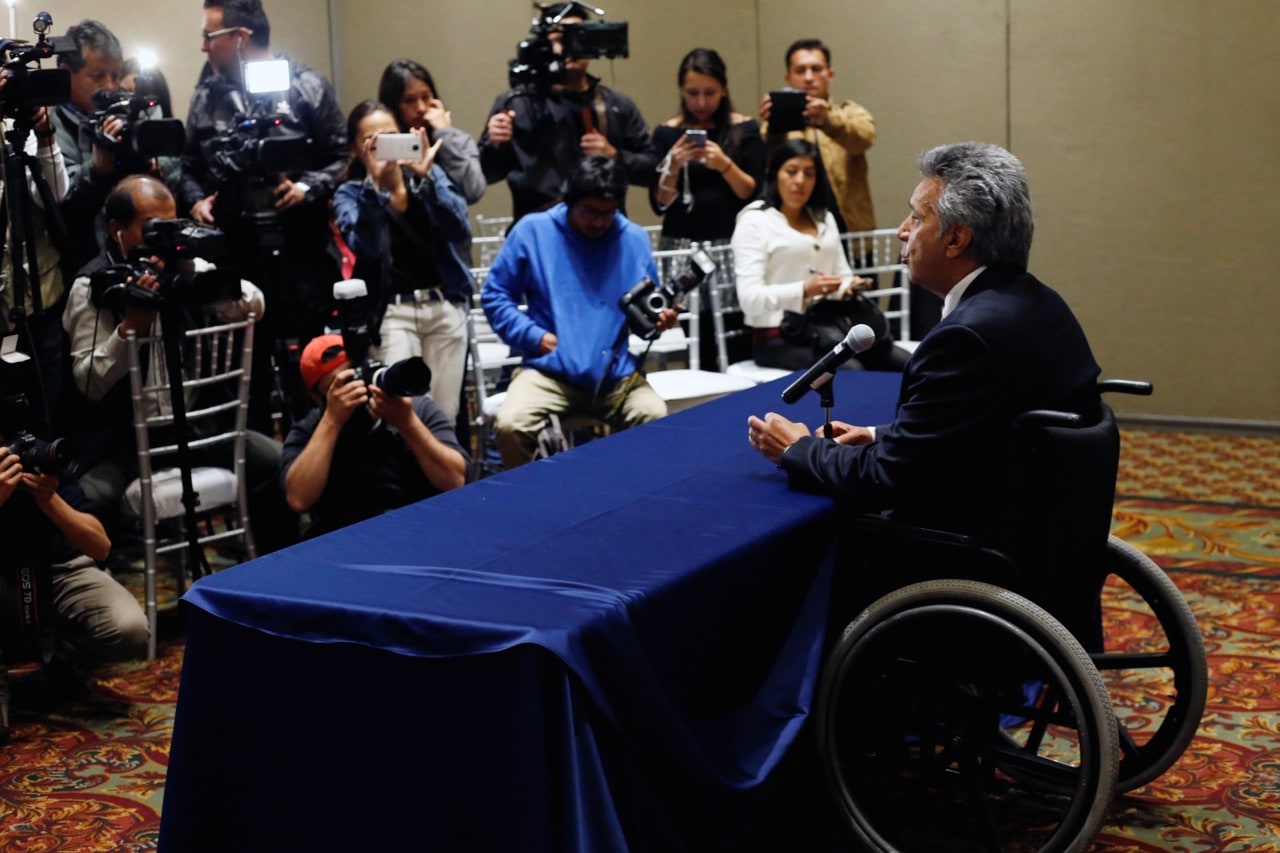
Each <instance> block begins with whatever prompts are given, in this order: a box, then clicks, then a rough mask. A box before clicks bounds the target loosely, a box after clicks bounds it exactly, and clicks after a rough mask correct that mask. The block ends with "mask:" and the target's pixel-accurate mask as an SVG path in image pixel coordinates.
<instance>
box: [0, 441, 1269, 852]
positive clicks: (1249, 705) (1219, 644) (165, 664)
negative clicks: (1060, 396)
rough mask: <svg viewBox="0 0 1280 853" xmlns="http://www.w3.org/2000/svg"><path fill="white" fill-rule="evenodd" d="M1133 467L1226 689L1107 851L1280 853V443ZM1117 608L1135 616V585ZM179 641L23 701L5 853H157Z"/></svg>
mask: <svg viewBox="0 0 1280 853" xmlns="http://www.w3.org/2000/svg"><path fill="white" fill-rule="evenodd" d="M1121 468H1122V470H1121V478H1120V483H1119V486H1118V490H1117V492H1118V495H1119V498H1118V500H1117V502H1116V508H1115V519H1114V528H1113V529H1114V532H1115V533H1116V534H1117V535H1119V536H1121V537H1122V538H1124V539H1126V540H1127V541H1129V542H1130V543H1131V544H1133V545H1134V546H1135V547H1137V548H1139V549H1140V550H1142V551H1143V552H1145V553H1147V554H1148V555H1150V556H1151V557H1152V558H1153V559H1154V560H1155V561H1156V562H1157V563H1158V564H1159V565H1160V566H1161V567H1162V568H1164V569H1165V571H1167V572H1168V573H1169V574H1170V576H1171V577H1172V578H1173V580H1174V582H1175V583H1176V584H1177V585H1178V587H1179V589H1181V591H1182V593H1183V595H1184V596H1185V597H1186V599H1187V601H1188V603H1189V604H1190V605H1191V608H1192V610H1193V611H1194V612H1195V614H1196V617H1197V619H1198V620H1199V623H1200V627H1201V629H1202V631H1203V633H1204V636H1205V642H1206V647H1207V650H1208V655H1209V670H1210V690H1209V698H1208V706H1207V709H1206V712H1205V715H1204V718H1203V722H1202V724H1201V727H1200V729H1199V732H1198V734H1197V737H1196V739H1195V741H1193V743H1192V745H1191V747H1190V748H1189V749H1188V750H1187V751H1186V753H1185V754H1184V755H1183V757H1182V759H1181V760H1180V761H1179V762H1178V763H1177V764H1175V765H1174V766H1173V768H1172V769H1170V770H1169V771H1168V772H1167V773H1165V774H1164V775H1163V776H1162V777H1160V778H1159V779H1157V780H1155V781H1154V782H1152V783H1151V784H1149V785H1147V786H1145V787H1142V788H1139V789H1138V790H1136V791H1134V792H1131V793H1129V794H1127V795H1124V796H1123V797H1121V798H1119V799H1118V800H1117V802H1116V804H1115V806H1114V809H1113V812H1112V815H1111V818H1110V820H1109V823H1108V825H1107V827H1106V829H1105V830H1104V831H1103V833H1102V834H1101V835H1100V837H1099V839H1098V842H1097V844H1096V845H1095V848H1094V849H1095V850H1098V851H1117V853H1118V851H1124V853H1146V852H1147V851H1151V853H1154V852H1155V851H1182V853H1200V851H1227V853H1233V852H1234V851H1238V852H1239V853H1244V851H1262V853H1267V851H1271V853H1280V840H1278V839H1280V665H1278V664H1280V646H1278V643H1280V437H1268V436H1249V435H1226V434H1212V433H1195V434H1192V433H1186V432H1165V431H1158V430H1151V429H1126V430H1124V452H1123V458H1122V465H1121ZM128 580H129V581H130V582H131V583H136V582H138V581H140V576H138V577H133V576H130V577H129V578H128ZM174 592H175V591H174V590H173V589H172V588H170V589H169V590H168V592H167V595H168V597H169V598H170V599H172V597H173V595H174ZM1104 604H1105V608H1106V611H1107V612H1108V613H1109V614H1111V618H1115V619H1124V618H1125V614H1126V612H1127V607H1128V605H1129V602H1127V601H1126V592H1125V591H1124V590H1111V589H1109V590H1108V592H1107V595H1106V597H1105V598H1104ZM165 633H167V634H169V635H171V639H167V640H165V641H164V642H162V644H161V648H160V656H159V658H158V659H157V660H156V661H154V662H151V663H146V662H136V663H129V664H120V665H115V666H111V667H105V668H103V669H102V670H101V671H99V672H98V673H97V674H96V675H95V676H94V677H93V678H92V679H91V680H90V682H89V687H90V689H89V691H87V692H86V693H83V694H82V695H78V696H69V697H68V696H58V695H56V691H52V692H53V693H54V694H55V695H52V696H51V695H48V692H47V691H46V693H45V694H44V695H41V693H40V691H38V690H37V689H36V688H37V685H32V686H30V687H29V688H27V690H28V691H30V695H29V696H28V698H27V699H23V698H22V696H23V693H22V692H20V694H19V701H18V707H17V708H16V712H15V718H16V719H15V726H14V730H13V734H12V737H11V740H10V742H9V743H8V744H5V745H4V746H2V747H0V850H3V851H40V853H44V851H76V853H81V851H84V853H88V851H144V850H154V849H155V844H156V836H157V831H158V827H159V815H160V805H161V800H162V796H163V786H164V774H165V767H166V765H167V762H168V749H169V734H170V731H171V729H172V724H173V710H174V701H175V698H176V694H177V688H178V676H179V671H180V668H181V662H182V642H181V639H180V633H181V632H180V626H178V625H176V624H175V623H174V622H173V621H172V620H170V621H168V622H167V623H166V630H165V631H162V635H163V634H165ZM23 688H24V685H19V688H18V689H19V690H20V691H22V690H23Z"/></svg>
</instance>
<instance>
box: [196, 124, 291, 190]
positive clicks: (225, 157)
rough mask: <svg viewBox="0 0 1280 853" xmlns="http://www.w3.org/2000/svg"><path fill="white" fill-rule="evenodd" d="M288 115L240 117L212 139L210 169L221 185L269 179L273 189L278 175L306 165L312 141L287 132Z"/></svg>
mask: <svg viewBox="0 0 1280 853" xmlns="http://www.w3.org/2000/svg"><path fill="white" fill-rule="evenodd" d="M287 119H288V116H285V115H269V116H263V117H257V118H253V117H241V119H240V120H239V121H237V122H236V123H235V124H234V125H232V126H231V128H230V129H229V130H227V131H225V132H223V133H222V134H220V135H219V136H217V137H215V138H214V139H213V140H212V144H211V146H210V150H209V153H210V161H209V167H210V169H211V170H212V171H213V174H214V177H216V178H217V179H218V180H219V181H221V182H224V183H229V182H232V181H236V180H244V179H247V178H260V179H264V180H266V179H269V180H270V181H271V184H272V186H275V182H276V179H277V178H278V177H279V175H280V173H281V172H288V171H292V170H294V169H297V168H298V165H299V164H300V163H306V162H307V158H308V155H309V153H310V150H311V140H310V139H308V138H307V137H305V136H300V135H297V134H294V133H290V132H287V131H286V130H285V129H284V128H285V122H286V120H287Z"/></svg>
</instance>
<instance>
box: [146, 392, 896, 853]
mask: <svg viewBox="0 0 1280 853" xmlns="http://www.w3.org/2000/svg"><path fill="white" fill-rule="evenodd" d="M787 381H788V380H780V381H779V382H774V383H770V384H768V385H762V386H759V387H758V388H754V389H749V390H747V391H743V392H740V393H738V394H734V395H731V396H729V397H725V398H722V399H719V400H716V401H713V402H711V403H707V404H705V405H702V406H699V407H697V408H694V409H690V410H688V411H685V412H681V413H678V414H675V415H672V416H670V417H667V418H664V419H662V420H660V421H656V422H654V423H651V424H647V425H645V426H643V427H640V428H636V429H632V430H628V431H626V432H624V433H620V434H618V435H615V436H612V437H610V438H608V439H605V440H601V441H594V442H591V443H589V444H587V445H584V446H582V447H579V448H578V449H576V450H573V451H571V452H568V453H564V454H560V455H557V456H554V457H552V458H550V459H547V460H544V461H541V462H537V463H534V464H530V465H527V466H524V467H522V468H519V469H516V470H514V471H509V472H506V473H504V474H501V475H498V476H495V477H491V478H488V479H485V480H482V481H480V482H477V483H473V484H470V485H468V486H466V487H465V488H462V489H459V490H456V491H454V492H450V493H448V494H445V495H441V496H439V497H436V498H433V499H431V500H428V501H424V502H422V503H419V504H415V505H413V506H410V507H405V508H403V509H401V510H397V511H395V512H391V513H388V514H386V515H383V516H380V517H378V518H375V519H371V520H369V521H366V522H363V523H361V524H358V525H354V526H352V527H349V528H346V529H344V530H341V531H337V532H335V533H333V534H330V535H328V536H324V537H320V538H318V539H315V540H311V541H309V542H305V543H302V544H300V545H298V546H296V547H293V548H290V549H287V550H285V551H281V552H277V553H275V554H271V555H268V556H265V557H262V558H260V559H258V560H255V561H252V562H249V563H246V564H243V565H240V566H237V567H235V568H232V569H228V570H226V571H223V572H219V573H218V574H216V575H213V576H211V577H207V578H204V579H202V580H200V581H199V582H197V583H196V584H195V585H194V586H193V587H192V589H191V590H190V591H189V592H188V593H187V595H186V596H185V597H184V599H183V601H184V610H185V612H186V615H187V620H188V623H187V643H186V657H185V660H184V663H183V671H182V683H181V688H180V692H179V698H178V706H177V712H176V719H175V723H174V735H173V741H172V749H171V755H170V761H169V774H168V778H167V781H166V786H165V798H164V808H163V812H162V815H163V816H162V822H161V831H160V848H161V849H162V850H168V851H192V850H218V851H227V850H235V851H253V850H264V851H265V850H271V851H280V850H307V851H323V850H353V851H354V850H360V851H363V850H378V851H394V850H433V851H437V850H438V851H454V850H458V851H522V853H524V851H547V852H548V853H564V851H623V850H632V851H638V850H663V851H670V850H681V849H686V850H711V849H729V848H732V847H733V846H734V844H735V843H737V842H739V841H741V840H742V837H743V836H744V835H747V834H749V833H750V832H751V831H752V829H751V827H752V817H753V815H757V814H759V813H760V810H761V809H763V808H764V804H765V803H766V801H767V799H768V797H769V796H770V793H769V788H770V786H769V782H770V781H771V777H772V776H774V775H775V773H776V770H777V767H778V764H779V761H780V760H781V758H782V756H783V755H784V754H785V753H786V752H787V750H788V749H789V747H791V745H792V744H793V742H794V741H795V740H796V738H797V735H798V733H799V731H800V729H801V727H802V725H803V723H804V720H805V718H806V715H807V712H808V707H809V701H810V697H811V694H812V690H813V686H814V682H815V680H816V676H817V673H818V669H819V665H820V652H821V646H822V637H823V625H824V618H825V612H826V603H827V593H828V590H829V585H830V577H831V570H832V566H831V562H832V561H831V550H832V549H831V544H832V541H833V537H834V530H835V525H836V523H837V515H836V512H835V510H834V507H833V505H832V503H831V502H830V501H829V500H827V499H824V498H819V497H815V496H811V495H805V494H800V493H796V492H792V491H790V490H789V489H788V488H787V485H786V477H785V475H784V474H783V473H782V472H781V471H779V470H778V469H777V468H775V467H774V466H773V465H771V464H770V463H769V462H768V461H767V460H765V459H763V458H762V457H760V456H759V455H758V454H757V453H755V452H754V451H753V450H752V449H751V448H750V446H749V445H748V443H747V441H746V418H747V415H748V414H763V413H764V412H765V411H768V410H777V411H783V412H785V413H786V414H787V415H788V416H791V417H796V418H797V419H803V420H805V421H806V422H809V423H813V422H815V421H818V420H820V419H821V410H820V409H819V408H818V404H817V398H816V396H815V395H808V396H807V397H806V399H805V400H804V401H802V402H801V403H800V404H797V405H796V406H791V407H787V406H784V405H783V404H782V402H781V400H780V398H779V395H780V393H781V390H782V388H784V387H785V385H786V382H787ZM898 382H899V377H898V376H897V375H893V374H878V373H860V372H841V374H840V376H839V377H838V381H837V386H836V400H837V404H838V408H837V411H838V412H839V413H840V414H841V415H842V416H843V418H844V419H845V420H851V421H854V422H858V423H871V424H875V423H883V422H886V421H888V420H889V419H890V418H891V417H892V407H893V401H894V399H895V398H896V393H897V386H898Z"/></svg>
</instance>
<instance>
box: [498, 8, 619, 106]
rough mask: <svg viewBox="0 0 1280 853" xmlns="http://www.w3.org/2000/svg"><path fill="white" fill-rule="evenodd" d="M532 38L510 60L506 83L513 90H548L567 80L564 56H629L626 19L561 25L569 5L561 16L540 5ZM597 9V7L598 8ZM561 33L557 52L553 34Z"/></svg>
mask: <svg viewBox="0 0 1280 853" xmlns="http://www.w3.org/2000/svg"><path fill="white" fill-rule="evenodd" d="M537 8H538V10H539V15H538V16H537V17H536V18H534V19H533V26H532V27H530V29H529V35H530V37H529V38H527V39H524V40H523V41H521V42H520V43H519V44H517V45H516V56H515V59H512V60H510V61H509V62H508V63H507V82H508V85H509V86H510V87H511V88H512V89H528V88H532V89H537V90H541V91H545V90H547V89H549V88H551V86H553V85H555V84H556V83H563V82H564V79H565V65H564V57H569V58H572V59H600V58H601V57H606V58H608V59H614V58H616V57H622V58H623V59H626V58H627V57H628V56H630V55H631V54H630V50H629V47H628V28H627V22H626V21H583V22H581V23H577V24H563V25H562V24H561V23H560V18H563V17H565V15H567V14H572V9H573V6H572V5H571V6H569V7H568V9H566V10H565V11H564V12H562V13H561V14H560V15H559V16H558V17H555V18H550V17H548V16H547V14H546V13H547V10H548V9H550V8H551V6H538V7H537ZM597 11H598V10H597ZM556 32H559V33H561V38H562V45H563V48H564V52H563V53H556V50H555V46H554V45H553V44H552V41H551V34H552V33H556Z"/></svg>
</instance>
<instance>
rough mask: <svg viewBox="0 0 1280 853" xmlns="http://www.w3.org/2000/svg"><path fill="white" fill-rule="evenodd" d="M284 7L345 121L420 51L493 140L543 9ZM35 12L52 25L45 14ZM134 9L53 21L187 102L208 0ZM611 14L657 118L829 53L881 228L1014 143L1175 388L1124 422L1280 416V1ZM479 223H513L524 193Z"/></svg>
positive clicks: (1071, 274)
mask: <svg viewBox="0 0 1280 853" xmlns="http://www.w3.org/2000/svg"><path fill="white" fill-rule="evenodd" d="M113 5H114V4H113ZM188 5H189V7H190V8H189V10H185V9H183V7H186V6H188ZM266 5H267V10H268V13H269V14H270V16H271V20H272V25H273V26H272V29H273V39H272V41H273V45H274V46H275V47H276V48H277V49H280V50H284V51H286V52H288V53H289V54H290V55H292V56H293V57H294V58H296V59H299V60H301V61H303V62H306V63H307V64H309V65H312V66H313V67H315V68H317V69H319V70H322V71H325V72H328V73H331V74H332V75H333V77H334V80H335V84H336V86H337V89H338V95H339V99H340V101H341V102H342V105H343V106H344V108H349V107H350V106H352V105H354V104H355V103H356V102H357V101H358V100H360V99H362V98H364V97H369V96H372V95H373V94H374V90H375V88H376V84H377V79H378V76H379V75H380V73H381V70H382V68H383V66H384V65H385V64H386V62H387V61H389V60H391V59H393V58H395V57H397V56H407V57H412V58H415V59H417V60H419V61H421V62H423V63H424V64H425V65H427V66H428V67H429V68H430V69H431V70H432V73H433V74H434V75H435V77H436V82H437V85H438V86H439V87H440V89H441V91H442V93H443V95H444V96H445V100H446V103H447V104H448V106H449V107H450V109H451V111H452V113H453V118H454V123H455V124H457V125H458V126H460V127H463V128H464V129H466V130H468V131H470V132H471V133H472V134H474V135H477V136H478V135H479V132H480V130H481V129H482V127H483V125H484V120H485V117H486V115H487V113H488V109H489V105H490V104H491V102H492V100H493V97H494V95H496V94H497V93H498V92H500V91H502V90H503V89H505V87H506V61H507V59H509V58H510V57H511V56H513V55H514V46H515V43H516V42H517V41H518V40H519V39H520V38H522V37H523V36H524V34H525V33H526V31H527V29H528V22H529V19H530V18H531V16H532V7H531V6H530V5H529V4H528V3H527V2H523V0H489V2H485V0H364V1H363V2H359V3H357V2H352V0H333V2H332V4H331V3H330V2H329V0H266ZM21 6H22V10H21V11H22V15H21V17H25V18H26V19H27V20H29V18H30V11H31V10H30V9H29V8H28V6H27V0H21ZM331 7H332V8H333V10H334V15H333V17H334V23H335V27H334V32H336V33H337V38H336V39H335V44H334V45H333V54H334V56H336V63H335V64H334V65H332V66H331V64H330V44H329V40H328V23H329V14H330V8H331ZM129 8H130V10H131V11H130V15H129V17H128V18H127V19H120V20H117V19H114V18H112V17H111V16H112V12H111V11H110V10H109V9H108V8H106V7H104V5H103V4H101V3H89V2H83V0H73V1H72V2H66V3H61V4H58V5H57V6H56V8H51V11H52V12H53V13H54V14H55V16H56V25H55V28H56V29H57V31H58V32H61V31H63V30H64V29H65V27H66V26H67V25H68V24H70V23H73V22H74V21H75V20H78V19H79V17H82V16H86V15H97V16H100V17H102V18H104V20H106V23H107V24H108V25H109V26H111V27H112V28H113V29H114V30H115V31H116V32H117V34H118V35H120V36H121V39H122V41H124V42H125V49H126V52H133V51H134V50H136V49H137V48H138V47H141V46H151V47H154V48H155V49H157V50H158V51H159V52H160V55H161V61H162V63H163V67H164V69H165V71H166V73H167V74H168V76H169V79H170V83H171V85H172V87H173V90H174V93H175V99H176V101H177V102H178V104H179V107H180V109H181V107H182V105H184V104H185V102H186V99H187V97H188V95H189V93H190V91H191V87H192V85H193V83H194V80H195V76H196V73H197V72H198V70H199V67H200V64H201V61H202V59H203V57H202V55H201V54H200V53H199V41H198V39H199V35H198V33H199V22H200V4H199V3H198V2H195V0H191V2H190V3H189V4H187V3H183V4H177V3H173V2H160V0H134V2H133V3H131V4H130V7H129ZM604 8H605V9H606V10H607V12H608V17H609V18H610V19H615V20H627V21H629V22H630V25H631V46H632V57H631V58H629V59H625V60H617V61H615V62H612V63H609V62H605V61H597V62H596V63H593V67H592V70H593V72H594V73H596V74H599V75H600V76H601V77H603V78H604V79H605V81H606V82H607V83H609V84H611V85H615V86H616V87H617V88H619V89H621V90H622V91H624V92H626V93H627V94H629V95H631V96H632V97H633V98H635V100H636V101H637V103H638V104H639V106H640V108H641V110H642V111H643V112H644V114H645V116H646V117H647V118H648V119H649V121H650V123H651V124H652V123H656V122H659V121H662V120H663V119H665V118H667V117H668V116H670V115H671V114H672V112H673V111H674V109H675V107H676V88H675V82H674V79H673V78H674V73H675V66H676V64H677V62H678V61H679V59H680V57H681V56H682V55H683V54H684V53H685V52H686V51H687V50H689V49H690V48H693V47H698V46H705V47H714V48H716V49H717V50H719V51H720V52H721V54H722V55H724V57H725V59H726V61H727V63H728V65H729V72H730V90H731V93H732V95H733V97H734V100H735V106H736V107H738V108H739V109H740V110H742V111H744V112H754V109H755V105H756V103H757V102H758V100H759V98H760V96H761V94H762V93H763V92H765V91H768V89H770V88H772V87H774V86H776V85H778V83H779V82H780V79H781V73H782V53H783V51H784V50H785V48H786V45H787V44H789V43H790V42H791V41H792V40H793V39H795V38H798V37H800V36H807V35H817V36H819V37H821V38H823V39H825V40H826V41H827V42H828V43H829V44H830V45H831V47H832V50H833V52H834V61H833V67H834V68H835V70H836V72H837V74H836V79H835V82H834V84H833V89H834V94H835V95H836V96H837V97H851V98H854V99H856V100H858V101H859V102H861V103H862V104H864V105H865V106H867V107H868V108H869V109H870V110H871V111H872V113H873V114H874V115H875V116H876V118H877V122H878V125H879V131H880V137H879V140H878V142H877V144H876V146H875V148H874V149H873V150H872V152H871V155H870V161H871V180H872V188H873V193H874V197H875V202H876V206H877V210H878V213H879V217H880V224H881V225H882V226H886V225H896V224H897V222H898V220H899V218H900V216H901V214H902V212H903V211H904V209H905V201H906V198H907V196H908V195H909V194H910V191H911V189H912V187H913V186H914V185H915V180H916V178H915V171H914V165H913V160H914V156H915V154H916V153H917V152H918V151H920V150H921V149H923V148H927V147H930V146H932V145H936V144H939V143H942V142H949V141H958V140H962V139H982V140H987V141H993V142H998V143H1001V144H1004V145H1007V146H1009V147H1010V148H1011V149H1012V150H1013V151H1014V152H1015V153H1017V154H1018V155H1019V156H1020V157H1021V158H1022V159H1023V161H1024V162H1025V163H1026V165H1027V169H1028V171H1029V173H1030V177H1031V185H1032V194H1033V197H1034V200H1035V203H1036V212H1037V224H1038V228H1037V239H1036V247H1035V250H1034V252H1033V254H1032V266H1033V270H1034V271H1035V272H1036V273H1038V274H1039V275H1040V277H1041V278H1043V279H1044V280H1045V281H1047V282H1048V283H1050V284H1051V285H1053V286H1054V287H1056V288H1057V289H1058V290H1060V291H1061V292H1062V293H1063V294H1064V295H1065V296H1066V297H1067V299H1068V301H1069V302H1070V303H1071V304H1072V305H1073V306H1074V307H1075V309H1076V311H1077V313H1078V314H1079V315H1080V317H1081V320H1082V322H1083V323H1084V325H1085V328H1086V331H1087V332H1088V333H1089V337H1090V340H1091V341H1092V342H1093V345H1094V349H1095V351H1096V353H1097V356H1098V360H1099V361H1100V362H1101V363H1102V365H1103V368H1104V375H1106V376H1125V377H1136V378H1146V379H1150V380H1152V381H1154V382H1155V383H1156V387H1157V392H1156V395H1155V396H1154V397H1153V398H1151V399H1149V400H1140V399H1134V398H1117V399H1116V400H1115V401H1114V403H1115V404H1116V407H1117V409H1119V410H1121V411H1123V412H1136V413H1153V414H1154V413H1159V414H1167V415H1176V416H1186V417H1202V418H1214V419H1237V420H1266V421H1274V422H1280V366H1278V362H1280V344H1278V343H1277V341H1278V340H1280V335H1277V334H1276V332H1275V331H1274V330H1273V328H1272V327H1273V326H1274V325H1275V323H1276V317H1277V315H1278V314H1280V297H1277V295H1276V294H1277V288H1276V287H1275V286H1274V285H1273V284H1272V282H1271V279H1272V278H1274V277H1276V276H1277V275H1278V274H1280V273H1278V272H1277V271H1278V270H1280V240H1277V239H1276V236H1275V232H1276V231H1277V230H1278V227H1277V226H1280V217H1278V216H1277V214H1276V213H1275V212H1274V208H1275V204H1274V202H1273V201H1272V197H1273V195H1274V193H1275V192H1276V190H1277V188H1280V138H1278V137H1280V134H1277V126H1278V124H1280V120H1278V119H1277V116H1280V65H1278V60H1277V58H1276V50H1275V45H1277V44H1280V4H1278V3H1275V2H1274V0H1177V2H1172V0H1120V2H1117V0H1075V2H1072V3H1046V2H1044V0H965V1H964V2H956V0H859V2H857V3H848V2H843V0H816V1H815V2H811V3H808V4H806V5H805V6H803V7H797V6H796V4H795V3H794V1H793V0H681V2H674V1H673V0H617V2H613V3H609V4H604ZM798 8H803V15H798V14H797V9H798ZM178 9H183V11H181V12H179V11H176V10H178ZM26 26H27V25H26V24H22V25H21V27H22V28H24V29H25V27H26ZM629 209H630V210H631V212H632V214H633V215H634V216H635V217H636V218H637V219H640V220H642V221H646V222H647V221H652V216H651V215H650V214H649V211H648V205H647V202H646V201H645V198H644V196H643V194H641V193H638V192H635V191H633V193H632V197H631V199H630V202H629ZM476 210H477V211H478V212H483V213H486V214H490V215H498V214H502V213H504V212H507V211H508V210H509V197H508V195H507V192H506V188H505V186H503V185H495V186H494V187H492V188H491V190H490V193H489V195H488V196H486V197H485V199H483V200H482V201H481V202H480V204H479V205H477V207H476Z"/></svg>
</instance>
